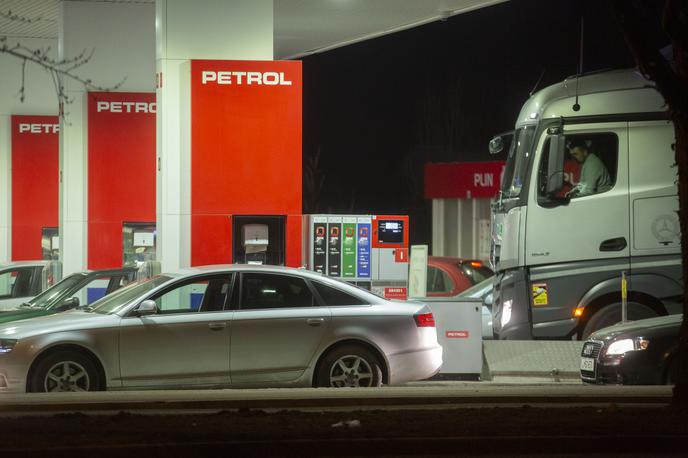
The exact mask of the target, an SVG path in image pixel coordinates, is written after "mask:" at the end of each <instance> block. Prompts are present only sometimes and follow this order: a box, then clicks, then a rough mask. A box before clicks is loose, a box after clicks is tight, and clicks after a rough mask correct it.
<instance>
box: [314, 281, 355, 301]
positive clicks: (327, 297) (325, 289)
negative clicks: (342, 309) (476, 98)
mask: <svg viewBox="0 0 688 458" xmlns="http://www.w3.org/2000/svg"><path fill="white" fill-rule="evenodd" d="M311 284H312V285H313V286H314V287H315V289H316V291H318V294H319V295H320V298H321V299H322V300H323V302H324V305H328V306H329V305H332V306H335V305H364V304H366V302H365V301H363V300H361V299H359V298H357V297H355V296H352V295H351V294H347V293H345V292H343V291H340V290H338V289H337V288H332V287H331V286H327V285H325V284H323V283H319V282H317V281H311Z"/></svg>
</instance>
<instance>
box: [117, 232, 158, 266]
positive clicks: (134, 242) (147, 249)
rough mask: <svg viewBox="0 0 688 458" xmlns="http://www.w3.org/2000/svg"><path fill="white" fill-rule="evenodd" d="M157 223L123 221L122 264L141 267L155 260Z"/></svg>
mask: <svg viewBox="0 0 688 458" xmlns="http://www.w3.org/2000/svg"><path fill="white" fill-rule="evenodd" d="M156 232H157V231H156V226H155V223H146V222H125V223H122V265H124V266H137V267H141V266H142V265H143V264H144V263H146V262H149V261H154V260H155V247H156Z"/></svg>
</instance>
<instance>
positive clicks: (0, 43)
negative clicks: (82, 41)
mask: <svg viewBox="0 0 688 458" xmlns="http://www.w3.org/2000/svg"><path fill="white" fill-rule="evenodd" d="M0 18H5V19H8V20H10V21H15V22H21V23H25V24H30V23H32V22H36V21H39V20H40V19H41V18H40V17H38V18H26V17H22V16H19V15H17V14H14V13H12V11H7V12H1V11H0ZM50 50H51V49H50V47H47V48H36V49H32V48H29V47H27V46H24V45H22V44H21V43H16V44H13V45H10V43H9V41H8V37H6V36H0V53H2V54H7V55H9V56H12V57H16V58H17V59H20V60H21V61H22V69H21V86H20V88H19V98H20V100H21V102H24V100H25V99H26V72H27V67H26V64H27V63H31V64H35V65H38V66H39V67H42V68H43V69H44V70H45V71H47V72H48V74H49V75H50V78H51V80H52V82H53V85H54V87H55V94H56V95H57V99H58V104H59V113H60V116H64V106H65V105H66V104H69V103H71V102H72V99H71V98H70V97H69V96H68V94H67V92H66V91H65V87H64V84H63V81H64V80H72V81H74V82H77V83H79V84H81V85H83V87H84V88H85V89H86V90H87V91H100V92H108V91H114V90H117V89H119V88H120V87H122V85H123V84H124V82H125V81H126V80H127V78H126V77H124V78H122V80H121V81H119V82H118V83H117V84H115V85H114V86H110V87H106V86H101V85H98V84H95V83H94V82H93V81H92V80H91V79H90V78H85V77H83V76H81V75H79V74H78V73H77V72H76V70H78V69H79V68H81V67H83V66H84V65H86V64H87V63H88V62H89V61H90V60H91V59H92V58H93V55H94V53H95V49H90V50H87V49H84V50H83V51H82V52H81V53H79V54H78V55H76V56H73V57H70V58H65V59H55V58H53V57H51V56H50Z"/></svg>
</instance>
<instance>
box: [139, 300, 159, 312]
mask: <svg viewBox="0 0 688 458" xmlns="http://www.w3.org/2000/svg"><path fill="white" fill-rule="evenodd" d="M135 312H136V314H137V315H138V316H148V315H155V314H156V313H158V304H156V303H155V301H153V300H150V299H146V300H145V301H143V302H141V303H140V304H139V306H138V307H136V310H135Z"/></svg>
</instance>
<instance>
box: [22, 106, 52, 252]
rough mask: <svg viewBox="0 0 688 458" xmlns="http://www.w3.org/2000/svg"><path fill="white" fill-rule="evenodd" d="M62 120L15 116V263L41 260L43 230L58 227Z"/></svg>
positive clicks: (46, 117)
mask: <svg viewBox="0 0 688 458" xmlns="http://www.w3.org/2000/svg"><path fill="white" fill-rule="evenodd" d="M59 127H60V125H59V119H58V117H57V116H18V115H13V116H12V260H13V261H25V260H34V259H42V257H43V253H42V249H41V238H42V235H43V228H44V227H57V225H58V186H59V185H58V176H59V165H58V162H59V159H58V155H59V144H58V141H59V137H58V132H59V130H60V128H59Z"/></svg>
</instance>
